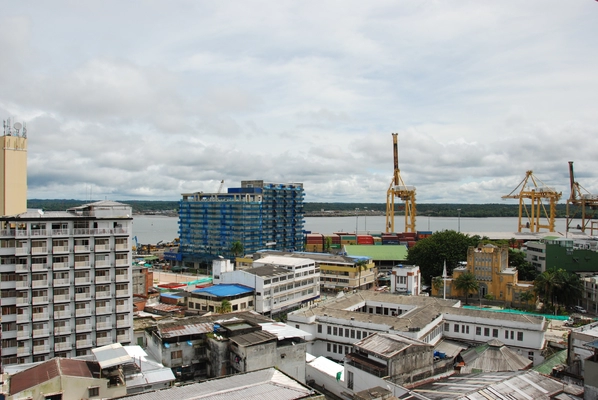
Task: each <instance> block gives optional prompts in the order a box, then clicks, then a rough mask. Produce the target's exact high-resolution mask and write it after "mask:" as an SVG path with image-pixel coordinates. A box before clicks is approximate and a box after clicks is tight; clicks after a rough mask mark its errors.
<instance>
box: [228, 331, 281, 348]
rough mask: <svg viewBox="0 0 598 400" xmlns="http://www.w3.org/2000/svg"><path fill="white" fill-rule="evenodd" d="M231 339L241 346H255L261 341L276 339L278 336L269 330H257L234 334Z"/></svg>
mask: <svg viewBox="0 0 598 400" xmlns="http://www.w3.org/2000/svg"><path fill="white" fill-rule="evenodd" d="M229 339H230V340H231V341H232V342H234V343H236V344H238V345H239V346H253V345H255V344H259V343H265V342H270V341H275V340H277V337H276V336H275V335H274V334H272V333H270V332H268V331H255V332H250V333H246V334H244V335H239V336H233V337H231V338H229Z"/></svg>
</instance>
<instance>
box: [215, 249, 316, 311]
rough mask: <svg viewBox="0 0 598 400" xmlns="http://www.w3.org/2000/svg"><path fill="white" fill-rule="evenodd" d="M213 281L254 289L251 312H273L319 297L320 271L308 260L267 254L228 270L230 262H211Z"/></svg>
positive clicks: (296, 306) (285, 309)
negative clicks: (253, 308)
mask: <svg viewBox="0 0 598 400" xmlns="http://www.w3.org/2000/svg"><path fill="white" fill-rule="evenodd" d="M213 271H214V284H215V285H217V284H220V283H236V284H239V285H244V286H248V287H250V288H253V289H254V290H255V301H254V305H255V311H257V312H259V313H261V314H270V315H272V314H277V313H280V312H282V311H287V310H292V309H295V308H298V307H300V306H301V305H302V304H305V303H309V302H311V301H312V300H314V299H317V298H318V297H319V296H320V270H319V268H317V267H316V263H315V262H314V261H313V260H310V259H303V258H293V257H277V256H268V257H264V258H260V259H259V260H257V261H254V262H253V268H249V269H244V270H235V271H231V268H230V263H227V262H225V261H222V260H216V261H215V262H214V263H213Z"/></svg>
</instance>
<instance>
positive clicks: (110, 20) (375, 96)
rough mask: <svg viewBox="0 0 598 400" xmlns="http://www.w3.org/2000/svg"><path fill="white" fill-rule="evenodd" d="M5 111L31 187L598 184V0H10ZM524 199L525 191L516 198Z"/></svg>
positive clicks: (2, 20)
mask: <svg viewBox="0 0 598 400" xmlns="http://www.w3.org/2000/svg"><path fill="white" fill-rule="evenodd" d="M0 26H1V27H2V34H0V88H1V90H0V117H1V119H6V118H7V117H11V118H14V119H15V120H17V121H22V122H25V123H26V124H27V128H28V138H29V141H28V142H29V152H28V176H29V180H28V185H29V191H28V197H29V198H38V199H62V198H67V199H70V198H73V199H90V198H91V199H111V200H127V199H140V200H141V199H148V200H178V199H179V198H180V194H181V193H187V192H195V191H203V192H213V191H216V190H217V189H218V187H219V185H220V181H221V180H222V179H224V180H225V188H226V187H238V186H240V181H241V180H244V179H264V180H266V181H270V182H303V183H304V186H305V193H306V197H305V199H306V201H308V202H316V201H323V202H377V203H384V202H385V201H386V190H387V188H388V186H389V183H390V181H391V178H392V172H393V159H392V136H391V133H392V132H397V133H399V164H400V169H401V176H402V178H403V180H404V182H405V184H407V185H413V186H415V187H416V190H417V202H418V203H500V202H502V201H503V200H501V196H502V195H505V194H508V193H509V192H511V191H512V190H513V189H515V187H517V185H518V184H519V183H520V181H521V180H522V179H523V178H524V177H525V172H526V171H527V170H533V171H534V174H535V176H536V177H537V178H539V179H540V180H541V181H542V182H544V183H545V184H546V185H548V186H551V187H554V188H556V189H557V190H559V191H562V192H563V199H562V200H561V203H562V202H564V200H565V199H566V198H568V197H569V193H570V191H569V188H568V186H569V174H568V164H567V162H568V161H574V162H575V170H576V177H577V180H578V181H579V183H580V184H581V185H582V186H584V187H585V188H586V189H587V190H588V191H589V192H591V193H598V178H597V171H598V149H597V143H598V111H597V109H598V77H597V72H598V42H597V38H598V2H597V1H594V0H567V1H564V0H525V1H521V0H500V1H480V0H471V1H467V0H460V1H446V0H413V1H381V0H377V1H374V2H367V1H334V2H333V1H321V0H318V1H292V2H291V1H226V2H218V1H197V0H190V1H176V0H175V1H149V0H147V1H122V0H118V1H110V0H102V1H99V0H97V1H76V0H72V1H66V0H65V1H61V0H53V1H51V2H48V1H10V2H4V4H3V6H2V12H1V13H0ZM509 202H510V203H515V202H516V201H515V200H510V201H509Z"/></svg>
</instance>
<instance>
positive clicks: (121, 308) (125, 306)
mask: <svg viewBox="0 0 598 400" xmlns="http://www.w3.org/2000/svg"><path fill="white" fill-rule="evenodd" d="M129 311H131V307H130V306H129V305H128V304H123V305H122V306H116V312H118V313H120V312H129Z"/></svg>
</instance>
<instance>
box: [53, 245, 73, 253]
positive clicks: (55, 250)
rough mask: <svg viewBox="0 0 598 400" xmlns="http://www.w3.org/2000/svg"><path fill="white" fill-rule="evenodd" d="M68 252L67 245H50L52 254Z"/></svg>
mask: <svg viewBox="0 0 598 400" xmlns="http://www.w3.org/2000/svg"><path fill="white" fill-rule="evenodd" d="M68 252H69V247H68V246H52V253H53V254H58V253H68Z"/></svg>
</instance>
